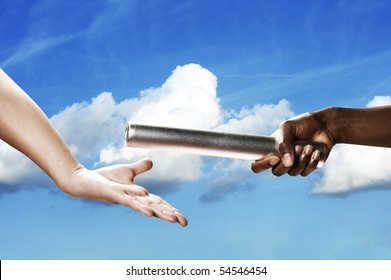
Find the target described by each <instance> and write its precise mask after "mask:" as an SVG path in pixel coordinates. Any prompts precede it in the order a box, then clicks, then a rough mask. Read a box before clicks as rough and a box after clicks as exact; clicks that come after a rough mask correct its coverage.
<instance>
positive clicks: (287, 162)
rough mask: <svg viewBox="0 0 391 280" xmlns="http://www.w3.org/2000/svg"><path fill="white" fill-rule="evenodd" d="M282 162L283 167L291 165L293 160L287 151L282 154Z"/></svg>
mask: <svg viewBox="0 0 391 280" xmlns="http://www.w3.org/2000/svg"><path fill="white" fill-rule="evenodd" d="M282 162H283V163H284V165H285V167H290V166H292V165H293V160H292V157H291V155H290V154H289V153H286V154H284V155H283V156H282Z"/></svg>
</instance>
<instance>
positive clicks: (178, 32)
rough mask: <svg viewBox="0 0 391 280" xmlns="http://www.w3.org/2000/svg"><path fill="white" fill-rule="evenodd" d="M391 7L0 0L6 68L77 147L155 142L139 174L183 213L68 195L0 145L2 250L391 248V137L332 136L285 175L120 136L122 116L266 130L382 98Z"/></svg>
mask: <svg viewBox="0 0 391 280" xmlns="http://www.w3.org/2000/svg"><path fill="white" fill-rule="evenodd" d="M390 18H391V1H369V0H359V1H287V0H281V1H252V0H246V1H222V0H220V1H219V0H216V1H190V0H189V1H186V0H185V1H119V0H99V1H49V0H41V1H30V0H29V1H27V0H25V1H22V0H13V1H10V0H0V67H1V68H2V69H3V70H4V71H5V72H6V73H7V74H8V75H10V76H11V77H12V78H13V79H14V80H15V81H16V82H17V83H18V84H19V85H20V86H21V87H22V88H23V89H24V90H25V91H26V92H27V93H28V94H29V95H30V96H31V97H32V98H33V99H34V100H35V101H36V102H37V103H38V104H39V105H40V107H41V108H42V109H43V110H44V112H45V113H46V114H47V115H48V117H49V118H51V120H52V122H53V124H54V125H55V126H56V127H57V128H58V130H59V132H60V133H61V135H63V137H64V138H65V140H66V141H67V143H68V144H69V145H70V147H71V149H72V151H74V153H75V155H76V156H77V157H78V159H79V160H80V161H81V162H82V163H83V164H84V165H86V166H88V167H90V168H95V167H97V166H102V165H107V164H111V163H116V162H129V161H133V160H136V159H138V158H141V157H143V156H149V157H151V158H152V160H154V162H155V166H154V169H153V170H151V171H150V172H148V174H145V176H140V179H139V181H137V180H138V179H136V182H139V183H140V184H142V185H144V186H145V187H146V188H148V189H150V190H151V192H154V193H156V194H158V195H161V196H163V197H164V198H165V199H166V200H168V201H169V202H170V203H171V204H173V205H174V206H175V207H177V208H178V209H180V210H181V211H182V213H184V214H185V215H186V217H187V218H188V219H189V226H188V227H187V228H181V227H179V226H177V225H172V224H169V223H167V222H164V221H160V220H158V219H147V218H145V217H144V216H143V215H141V214H138V213H136V212H134V211H132V210H129V209H127V208H124V207H121V206H113V205H106V204H101V203H95V202H88V201H84V200H78V199H74V198H71V197H68V196H66V195H64V194H63V193H61V192H60V191H58V190H57V187H56V186H55V185H54V184H53V183H52V182H51V181H50V180H49V179H48V178H47V177H46V175H45V174H43V173H42V172H40V171H39V170H38V169H37V168H35V167H34V166H33V165H32V164H31V163H30V162H28V160H26V159H24V158H23V157H22V156H20V155H18V154H16V153H15V152H14V151H12V150H11V149H9V148H8V147H6V145H5V144H3V143H2V144H1V145H0V167H1V169H2V170H1V171H0V259H389V258H391V224H390V223H389V216H388V215H389V213H391V192H390V187H391V177H390V174H391V165H390V162H389V157H390V156H391V154H390V150H389V149H379V148H377V149H364V148H362V147H351V146H342V147H336V148H335V150H333V152H332V155H331V156H330V159H329V160H328V162H327V163H326V165H325V166H324V167H323V168H322V169H320V170H318V171H317V172H315V173H313V174H311V175H310V176H309V177H307V178H301V177H288V176H284V177H280V178H277V177H274V176H272V175H271V174H270V172H265V173H263V174H258V175H256V174H253V173H252V172H251V171H250V163H249V162H246V161H233V160H228V159H217V158H208V157H199V156H191V155H182V154H167V153H155V152H148V151H135V150H129V149H125V150H124V149H123V147H122V146H123V141H122V137H123V129H124V123H125V121H126V120H127V119H135V120H137V121H148V122H152V123H156V124H158V123H160V122H162V123H163V124H175V125H179V126H187V127H189V128H192V127H200V128H208V129H225V130H230V131H237V132H251V133H258V134H271V133H272V132H273V131H274V130H275V129H276V128H277V126H278V123H279V122H280V121H282V120H284V119H287V118H289V117H292V116H294V115H298V114H301V113H304V112H308V111H313V110H318V109H321V108H324V107H327V106H345V107H366V106H376V105H381V104H384V105H385V104H391V97H390V95H391V70H390V69H391V68H390V65H391V47H390V46H391V21H390ZM216 86H217V87H216ZM189 100H190V101H189Z"/></svg>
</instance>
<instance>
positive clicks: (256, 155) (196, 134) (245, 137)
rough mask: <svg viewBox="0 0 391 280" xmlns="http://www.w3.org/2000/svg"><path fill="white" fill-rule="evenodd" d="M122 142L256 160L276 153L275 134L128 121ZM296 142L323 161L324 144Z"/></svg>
mask: <svg viewBox="0 0 391 280" xmlns="http://www.w3.org/2000/svg"><path fill="white" fill-rule="evenodd" d="M125 143H126V145H127V146H128V147H135V148H146V149H159V150H168V151H182V152H186V153H193V154H200V155H207V156H217V157H227V158H238V159H247V160H257V159H261V158H263V157H264V156H266V155H269V154H278V151H277V147H276V140H275V138H274V137H269V136H259V135H249V134H236V133H226V132H217V131H209V130H192V129H182V128H172V127H161V126H151V125H142V124H136V123H131V122H128V123H127V125H126V129H125ZM295 144H297V145H301V146H303V147H304V146H305V145H307V144H311V145H312V146H313V147H314V149H315V150H318V151H320V153H321V157H320V161H319V163H322V162H323V161H324V156H325V150H326V148H325V145H324V144H323V143H313V142H308V141H300V142H297V143H295Z"/></svg>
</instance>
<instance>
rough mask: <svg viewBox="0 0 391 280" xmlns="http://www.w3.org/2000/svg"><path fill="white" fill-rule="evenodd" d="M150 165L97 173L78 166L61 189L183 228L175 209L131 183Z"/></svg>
mask: <svg viewBox="0 0 391 280" xmlns="http://www.w3.org/2000/svg"><path fill="white" fill-rule="evenodd" d="M152 165H153V164H152V161H151V160H149V159H144V160H141V161H139V162H135V163H132V164H120V165H111V166H108V167H103V168H100V169H97V170H88V169H86V168H84V167H79V168H78V169H77V170H76V171H75V172H74V175H73V176H72V178H70V181H69V182H67V186H62V187H61V189H62V190H63V191H64V192H66V193H68V194H69V195H71V196H74V197H79V198H86V199H92V200H97V201H103V202H111V203H117V204H121V205H124V206H127V207H129V208H132V209H134V210H136V211H138V212H140V213H143V214H145V215H147V216H148V217H152V216H154V217H157V218H160V219H163V220H165V221H169V222H171V223H179V224H180V225H181V226H183V227H185V226H187V220H186V218H185V217H184V216H183V215H182V214H181V213H180V212H179V211H178V210H177V209H175V208H174V207H172V206H171V205H170V204H169V203H168V202H166V201H165V200H163V199H162V198H161V197H159V196H156V195H154V194H151V193H149V192H148V190H146V189H145V188H144V187H141V186H139V185H136V184H135V183H134V179H135V177H136V176H137V175H139V174H141V173H144V172H146V171H148V170H150V169H151V168H152Z"/></svg>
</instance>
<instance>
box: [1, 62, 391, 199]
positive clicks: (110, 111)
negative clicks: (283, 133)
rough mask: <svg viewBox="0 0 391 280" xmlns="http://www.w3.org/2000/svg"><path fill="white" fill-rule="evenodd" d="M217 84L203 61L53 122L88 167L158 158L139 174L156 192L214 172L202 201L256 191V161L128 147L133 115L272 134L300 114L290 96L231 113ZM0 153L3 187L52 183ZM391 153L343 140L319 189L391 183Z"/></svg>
mask: <svg viewBox="0 0 391 280" xmlns="http://www.w3.org/2000/svg"><path fill="white" fill-rule="evenodd" d="M216 89H217V78H216V77H215V76H214V75H213V74H212V73H211V72H209V71H208V70H207V69H205V68H203V67H201V66H200V65H197V64H188V65H184V66H178V67H177V68H176V69H175V70H174V71H173V73H172V74H171V76H170V77H169V78H168V79H167V80H166V82H165V83H164V84H163V85H162V86H161V87H158V88H149V89H146V90H144V91H142V92H141V93H140V96H139V97H138V98H131V99H125V100H123V101H121V102H117V101H116V100H115V99H114V98H113V96H112V94H111V93H108V92H104V93H101V94H99V95H98V96H97V97H95V98H93V99H92V100H91V101H88V102H87V101H83V102H80V103H75V104H73V105H71V106H68V107H66V108H65V109H64V110H63V111H61V112H59V113H58V114H56V115H54V116H52V117H51V121H52V122H53V124H54V126H55V127H56V128H57V129H58V130H59V132H60V134H61V135H62V136H63V137H64V139H65V141H66V142H67V144H68V145H69V147H70V148H71V150H72V152H73V153H74V154H75V156H76V157H77V158H78V159H79V160H80V161H81V162H82V163H84V164H85V165H87V166H93V167H99V166H103V165H108V164H115V163H123V162H133V161H136V160H139V159H141V158H145V157H149V158H151V159H153V161H154V168H153V169H152V170H151V171H150V172H147V173H146V174H142V175H140V176H139V178H140V180H141V184H144V185H145V186H147V187H148V188H149V189H150V190H151V191H152V192H155V193H158V194H162V193H169V192H172V191H175V189H176V188H177V186H178V185H179V184H181V183H185V182H191V181H196V180H199V179H200V178H201V177H202V176H207V177H208V180H210V183H209V185H208V188H207V190H206V192H205V193H204V194H203V195H202V196H201V200H202V201H204V202H211V201H216V200H221V199H223V198H224V197H225V196H226V195H227V194H229V193H233V192H236V191H238V190H239V189H240V190H246V189H251V185H250V184H249V183H246V178H247V176H248V175H249V174H250V170H249V162H247V161H241V160H230V159H219V158H208V157H202V156H198V155H191V154H183V153H174V152H160V151H151V150H144V149H134V148H126V147H124V140H123V137H124V128H125V124H126V121H128V120H131V121H134V122H140V123H147V124H153V125H166V126H174V127H185V128H198V129H215V130H220V131H230V132H237V133H254V134H262V135H270V134H271V133H272V132H273V131H274V130H275V129H276V128H277V127H278V125H279V123H280V122H281V121H283V120H285V119H287V118H291V117H293V116H294V114H293V112H292V111H291V109H290V104H289V102H288V101H287V100H284V99H283V100H280V101H279V102H278V103H277V104H256V105H254V106H253V107H252V108H242V109H241V110H240V111H239V112H236V111H234V110H230V109H226V110H224V109H223V108H221V106H220V102H219V99H218V97H217V92H216ZM390 104H391V97H390V96H376V97H374V99H373V100H372V101H370V102H369V103H368V106H369V107H370V106H379V105H390ZM0 154H1V157H0V184H1V185H5V186H8V188H7V189H8V190H10V191H12V190H16V189H17V187H23V186H48V185H51V184H52V183H51V181H50V179H48V177H47V176H45V175H44V174H43V172H42V171H41V170H40V169H39V168H38V167H36V166H35V165H34V164H33V163H32V162H31V161H30V160H28V159H27V158H26V157H24V156H23V155H21V154H20V153H19V152H17V151H15V150H13V149H12V148H10V147H9V146H8V145H7V144H5V143H3V142H0ZM390 157H391V149H384V148H374V147H363V146H354V145H339V146H337V147H335V148H334V149H333V151H332V153H331V155H330V158H329V159H328V161H327V163H326V164H325V166H324V167H323V168H322V169H321V170H320V171H319V174H320V175H321V178H320V180H319V181H318V182H316V183H315V184H314V188H313V192H314V193H326V194H336V193H348V192H350V191H357V190H363V189H367V188H371V187H390V186H391V165H390V164H389V161H388V159H389V158H390ZM206 167H208V168H206ZM206 170H209V173H208V174H205V173H206ZM138 182H140V181H138ZM2 189H5V188H2Z"/></svg>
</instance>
